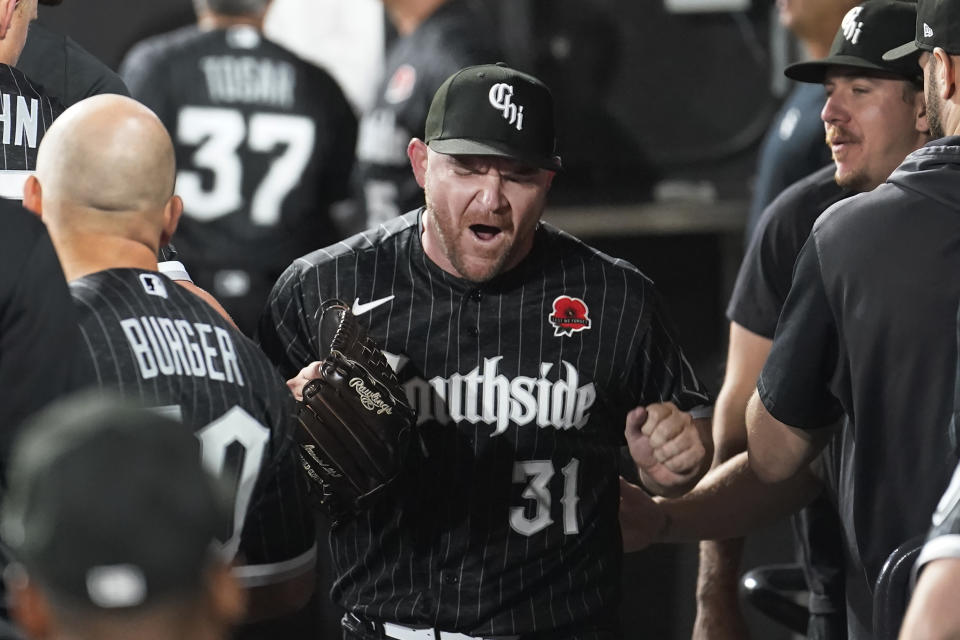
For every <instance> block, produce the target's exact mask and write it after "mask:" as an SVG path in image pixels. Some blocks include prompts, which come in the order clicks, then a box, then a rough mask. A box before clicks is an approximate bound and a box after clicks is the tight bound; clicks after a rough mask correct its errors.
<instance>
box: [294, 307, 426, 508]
mask: <svg viewBox="0 0 960 640" xmlns="http://www.w3.org/2000/svg"><path fill="white" fill-rule="evenodd" d="M319 338H320V342H321V349H325V348H326V347H327V346H329V350H330V351H329V354H327V356H326V357H325V358H324V359H323V360H322V362H321V365H320V377H319V378H316V379H314V380H311V381H310V382H308V383H307V384H306V385H305V386H304V388H303V401H302V402H301V403H300V405H299V408H298V412H297V418H298V421H299V423H300V426H301V427H302V428H301V429H298V440H299V443H300V460H301V463H302V464H303V468H304V470H305V471H306V474H307V476H308V478H309V480H310V481H311V482H310V486H311V492H312V493H313V494H314V496H315V498H316V502H319V504H320V507H321V509H322V510H323V511H325V512H327V513H328V514H329V515H331V516H333V517H337V518H339V517H343V516H345V515H348V514H351V513H357V512H359V511H360V510H363V509H365V508H366V507H367V505H368V504H369V503H370V501H371V500H373V499H374V498H375V497H376V496H378V495H380V494H382V493H383V492H384V490H385V489H386V488H387V487H388V486H389V485H390V484H391V483H393V482H394V481H395V480H396V478H397V476H398V475H399V474H400V471H401V470H402V469H403V466H404V463H405V462H407V461H408V458H409V454H410V451H411V448H412V446H413V443H414V442H415V441H416V440H417V438H416V433H415V430H416V424H417V417H416V414H415V413H414V411H413V410H412V409H411V408H410V405H409V404H408V403H407V398H406V394H405V393H404V390H403V387H401V386H400V382H399V380H398V379H397V376H396V374H395V373H394V372H393V369H391V368H390V365H389V364H387V360H386V358H385V357H384V355H383V352H382V351H381V350H380V348H379V347H378V346H377V344H376V343H375V342H374V341H373V340H371V339H370V337H369V336H367V335H366V332H365V331H364V330H363V329H362V328H361V327H360V325H359V324H358V323H357V318H356V317H355V316H354V315H353V314H352V313H351V312H350V308H349V307H348V306H347V305H346V304H344V303H343V302H341V301H339V300H330V301H328V302H326V303H325V304H324V305H323V307H322V309H321V317H320V334H319Z"/></svg>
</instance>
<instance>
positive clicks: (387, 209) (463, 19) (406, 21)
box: [353, 0, 502, 231]
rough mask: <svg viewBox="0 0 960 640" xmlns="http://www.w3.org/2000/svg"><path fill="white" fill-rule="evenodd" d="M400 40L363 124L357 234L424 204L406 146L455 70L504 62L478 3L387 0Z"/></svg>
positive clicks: (391, 50) (420, 131)
mask: <svg viewBox="0 0 960 640" xmlns="http://www.w3.org/2000/svg"><path fill="white" fill-rule="evenodd" d="M383 5H384V7H385V8H386V10H387V15H388V16H389V17H390V21H391V22H392V23H393V25H394V27H395V28H396V30H397V33H398V36H399V37H398V38H397V40H396V41H394V42H393V43H392V44H391V45H390V48H389V50H388V51H387V59H386V63H385V66H384V75H383V79H382V81H381V82H380V86H379V87H378V89H377V93H376V97H375V102H374V104H373V106H372V108H371V109H370V110H369V111H367V113H365V114H364V115H363V117H362V118H361V120H360V134H359V137H358V139H357V167H356V171H355V175H354V178H353V185H354V191H355V197H356V199H357V202H358V203H359V204H360V211H359V212H358V213H357V216H358V218H359V219H358V220H356V221H355V225H354V226H356V227H358V228H357V229H356V230H357V231H359V230H360V229H363V228H372V227H375V226H377V225H378V224H380V223H382V222H385V221H387V220H390V219H391V218H395V217H397V216H398V215H400V214H401V213H403V212H405V211H409V210H411V209H415V208H417V207H419V206H421V205H423V189H422V188H421V187H420V185H419V184H417V181H416V180H415V179H414V177H413V175H411V173H410V166H409V163H408V161H407V143H408V142H410V138H412V137H414V136H420V135H422V134H423V126H424V123H425V122H426V120H427V110H428V109H429V108H430V102H431V100H433V95H434V94H435V93H436V92H437V89H438V88H439V87H440V85H441V84H442V83H443V81H444V80H446V79H447V78H448V77H450V74H452V73H454V72H455V71H457V70H458V69H461V68H463V67H466V66H468V65H472V64H481V63H487V62H494V61H496V60H500V59H501V58H502V56H501V55H500V54H499V49H498V47H497V45H496V35H495V34H496V33H497V31H496V30H495V29H494V28H492V26H491V25H490V24H489V19H488V16H487V15H486V14H485V13H484V11H483V10H482V9H481V8H479V7H477V6H476V2H475V0H384V2H383Z"/></svg>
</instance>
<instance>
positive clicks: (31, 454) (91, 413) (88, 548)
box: [0, 393, 230, 610]
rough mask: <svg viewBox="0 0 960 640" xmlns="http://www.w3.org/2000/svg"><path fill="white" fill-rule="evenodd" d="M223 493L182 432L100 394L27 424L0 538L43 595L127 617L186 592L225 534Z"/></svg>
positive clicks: (12, 468)
mask: <svg viewBox="0 0 960 640" xmlns="http://www.w3.org/2000/svg"><path fill="white" fill-rule="evenodd" d="M226 495H227V492H226V491H224V490H223V489H222V488H221V486H220V485H219V483H218V482H217V481H215V480H214V479H213V477H212V476H210V475H209V474H208V473H207V472H206V471H205V470H204V469H203V467H202V465H201V457H200V443H199V440H198V439H197V438H196V436H194V434H193V432H192V430H191V429H189V428H187V427H186V426H185V425H183V424H181V423H179V422H176V421H173V420H170V419H168V418H165V417H162V416H161V415H159V414H157V413H156V412H154V411H150V410H146V409H137V408H133V407H130V406H127V405H124V404H122V403H121V402H120V401H119V400H117V399H116V398H112V397H108V396H105V395H103V394H100V393H96V394H92V395H81V396H76V397H73V398H70V399H68V400H66V401H61V402H60V403H57V404H55V405H53V406H52V407H51V408H49V409H48V410H45V411H44V412H42V413H40V414H39V415H37V416H36V417H35V418H34V419H32V420H31V421H30V422H29V423H28V424H27V425H25V427H24V430H23V432H22V435H21V436H20V437H19V438H18V439H17V441H16V443H15V445H14V448H13V450H12V453H11V458H10V465H9V474H8V488H7V494H6V496H5V497H4V501H3V512H2V515H0V536H2V538H3V541H4V543H5V545H6V546H7V547H8V549H9V551H10V554H11V555H12V556H13V559H14V560H15V561H16V562H18V563H19V564H21V565H23V567H24V568H25V569H26V572H27V574H28V575H29V576H30V577H31V578H33V579H35V580H37V582H39V583H40V584H42V585H43V586H44V588H46V589H48V590H49V591H50V592H51V594H54V595H56V596H57V597H60V598H63V599H65V601H69V602H73V603H75V604H79V605H82V606H85V607H95V608H101V609H111V610H114V609H130V608H135V607H139V606H142V605H144V604H147V603H150V602H152V601H155V599H156V598H162V597H164V596H168V595H174V594H180V595H188V594H191V593H195V592H196V591H198V590H199V588H200V586H201V585H202V584H203V579H204V573H205V570H206V569H207V568H209V567H210V566H211V564H212V562H213V561H214V560H218V561H221V562H225V561H226V559H225V558H223V557H222V555H221V554H222V552H221V551H220V546H219V545H217V544H216V538H217V535H218V534H220V533H222V532H223V531H224V529H225V527H228V526H229V521H230V512H229V507H228V501H227V500H226Z"/></svg>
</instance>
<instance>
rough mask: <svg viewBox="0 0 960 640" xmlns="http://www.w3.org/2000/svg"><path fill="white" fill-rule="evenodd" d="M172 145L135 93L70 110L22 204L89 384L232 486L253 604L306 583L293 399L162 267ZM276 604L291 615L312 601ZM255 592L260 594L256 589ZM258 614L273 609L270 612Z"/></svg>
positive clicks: (306, 529)
mask: <svg viewBox="0 0 960 640" xmlns="http://www.w3.org/2000/svg"><path fill="white" fill-rule="evenodd" d="M174 176H175V165H174V161H173V147H172V144H171V141H170V138H169V136H168V135H167V132H166V130H165V129H164V128H163V125H162V124H161V123H160V121H159V120H158V119H157V118H156V116H155V115H154V114H153V113H151V112H150V111H149V110H148V109H147V108H145V107H144V106H143V105H140V104H139V103H137V102H135V101H134V100H132V99H130V98H124V97H120V96H97V97H94V98H89V99H87V100H84V101H82V102H80V103H77V104H76V105H74V106H73V107H71V108H70V109H68V110H67V111H65V112H64V115H63V116H61V119H60V120H58V122H57V123H56V124H55V125H54V126H53V127H52V128H51V129H50V132H49V133H48V136H47V138H46V139H45V141H44V144H43V145H42V146H41V150H40V154H39V157H38V162H37V173H36V176H32V177H30V178H29V179H28V180H27V184H26V187H25V197H24V205H25V206H26V207H27V208H29V209H31V210H33V211H34V212H35V213H37V214H39V215H41V216H42V219H43V220H44V221H45V222H46V223H47V227H48V229H49V230H50V236H51V239H52V240H53V244H54V247H55V248H56V250H57V254H58V255H59V257H60V261H61V263H62V264H63V268H64V274H65V275H66V277H67V280H68V281H69V284H70V291H71V293H72V295H73V299H74V303H75V308H76V310H77V313H78V315H79V324H80V331H81V334H82V342H83V345H84V347H85V348H83V349H82V350H81V351H82V355H81V357H82V359H83V360H84V361H85V364H86V371H87V376H88V377H87V380H88V381H89V383H90V384H92V385H94V386H97V387H102V388H108V389H117V390H119V391H120V392H121V393H122V394H124V395H125V396H127V397H130V398H132V399H134V400H136V401H137V402H139V403H140V404H143V405H147V406H152V407H156V408H157V410H158V411H161V412H163V413H166V414H169V415H171V416H173V417H175V418H177V419H178V420H181V421H183V422H184V423H186V424H188V425H190V426H191V427H193V428H194V429H195V430H196V434H197V437H198V438H199V439H200V441H201V444H202V447H203V456H204V460H205V462H206V463H207V464H208V465H209V466H210V467H211V468H212V469H213V470H215V471H216V472H217V473H218V474H223V475H224V476H225V477H228V478H231V479H232V482H234V483H235V485H234V490H235V507H234V521H233V530H232V533H231V535H230V538H229V541H227V542H226V543H225V544H226V549H227V551H228V552H229V553H237V557H238V561H239V562H240V563H241V564H242V566H240V567H239V568H238V569H237V572H238V576H240V577H241V578H242V580H243V582H244V584H245V585H246V586H248V587H264V589H263V590H262V591H261V592H260V593H259V596H260V597H261V599H260V600H259V601H258V602H259V603H264V602H265V600H264V599H266V598H268V597H275V596H277V595H279V592H283V594H282V595H283V597H284V598H288V597H289V596H290V593H288V592H286V591H285V590H286V589H293V588H295V587H299V586H300V585H301V583H302V584H303V585H309V584H312V581H311V575H310V574H311V571H312V569H313V562H314V558H315V548H314V541H313V528H312V518H311V517H310V514H309V513H308V511H307V510H306V509H304V508H301V507H302V502H301V494H300V489H301V484H300V476H299V470H298V468H297V466H296V465H295V459H294V457H293V456H294V453H293V449H292V448H291V446H290V442H291V441H290V432H289V429H290V426H291V415H292V406H291V405H292V398H291V397H290V394H289V393H288V391H287V389H285V387H284V385H283V382H282V380H280V379H278V378H277V375H276V371H275V370H274V369H273V367H272V366H271V365H270V363H269V361H267V359H266V358H265V357H264V356H263V354H262V353H261V352H260V351H259V350H258V349H257V347H256V345H254V344H253V342H251V341H250V340H248V339H247V338H245V337H244V336H243V334H241V333H240V332H239V331H237V330H236V328H234V327H233V326H232V325H231V324H230V323H229V322H227V321H226V320H225V319H223V317H222V316H220V314H218V313H217V312H216V311H215V310H214V309H213V308H212V307H211V306H210V305H208V304H207V303H206V302H204V301H203V300H201V299H200V298H198V297H196V296H194V295H193V294H191V293H189V292H188V291H186V290H185V289H183V288H182V287H179V286H177V285H175V284H173V281H172V280H170V279H168V278H167V277H165V276H163V275H161V274H160V273H158V272H157V271H156V268H157V262H156V255H157V249H158V247H159V246H160V245H162V244H164V243H166V242H167V241H168V240H169V238H170V235H171V234H172V233H173V231H174V229H175V228H176V223H177V219H178V217H179V214H180V207H181V204H180V199H179V198H178V197H177V196H174V195H173V186H174ZM295 595H296V597H294V598H291V599H288V600H285V601H282V602H280V601H277V602H270V603H269V604H271V605H280V606H282V607H283V608H284V609H289V608H295V607H296V606H297V605H298V604H302V602H303V601H304V600H305V599H306V598H307V597H309V591H307V592H305V593H297V594H295ZM254 596H255V598H256V597H257V593H254ZM251 613H252V615H253V616H257V615H268V614H274V615H275V614H277V613H279V611H277V610H276V609H267V610H264V611H262V612H260V611H257V610H256V609H254V610H253V611H252V612H251Z"/></svg>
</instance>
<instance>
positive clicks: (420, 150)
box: [407, 138, 429, 189]
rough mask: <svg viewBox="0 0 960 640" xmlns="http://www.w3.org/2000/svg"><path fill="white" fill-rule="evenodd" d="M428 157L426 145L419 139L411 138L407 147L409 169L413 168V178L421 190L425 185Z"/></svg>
mask: <svg viewBox="0 0 960 640" xmlns="http://www.w3.org/2000/svg"><path fill="white" fill-rule="evenodd" d="M428 155H429V152H428V149H427V144H426V143H425V142H424V141H423V140H421V139H420V138H413V139H412V140H411V141H410V144H408V145H407V157H408V158H409V159H410V167H411V168H413V177H415V178H416V179H417V184H418V185H420V188H421V189H423V188H424V185H426V183H427V156H428Z"/></svg>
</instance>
